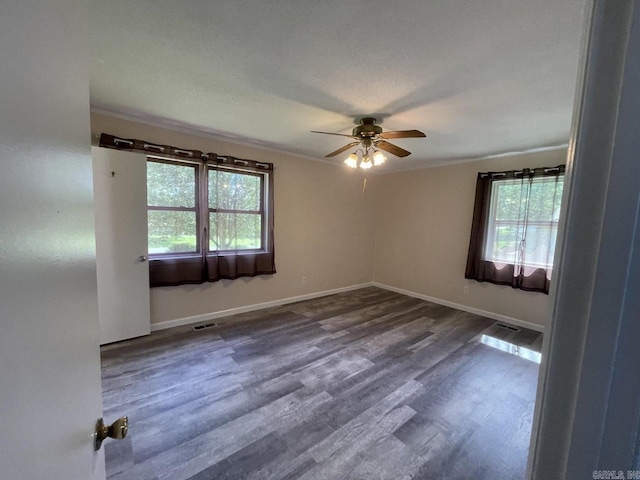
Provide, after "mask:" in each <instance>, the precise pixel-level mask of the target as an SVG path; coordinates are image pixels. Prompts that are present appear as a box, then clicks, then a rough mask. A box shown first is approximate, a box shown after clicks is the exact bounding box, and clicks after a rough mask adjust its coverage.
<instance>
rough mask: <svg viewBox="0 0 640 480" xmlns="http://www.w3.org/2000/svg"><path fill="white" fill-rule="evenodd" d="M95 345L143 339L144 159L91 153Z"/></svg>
mask: <svg viewBox="0 0 640 480" xmlns="http://www.w3.org/2000/svg"><path fill="white" fill-rule="evenodd" d="M91 156H92V158H93V188H94V198H95V216H96V258H97V262H96V267H97V277H98V319H99V321H100V344H101V345H104V344H105V343H111V342H117V341H120V340H126V339H128V338H134V337H140V336H142V335H148V334H149V331H150V324H151V321H150V313H149V264H148V262H147V159H146V156H145V155H142V154H140V153H131V152H122V151H118V150H110V149H107V148H98V147H93V148H92V150H91Z"/></svg>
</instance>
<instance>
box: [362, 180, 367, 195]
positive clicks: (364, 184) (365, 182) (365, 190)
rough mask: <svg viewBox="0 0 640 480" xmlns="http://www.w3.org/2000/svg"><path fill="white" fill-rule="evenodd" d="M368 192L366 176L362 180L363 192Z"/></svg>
mask: <svg viewBox="0 0 640 480" xmlns="http://www.w3.org/2000/svg"><path fill="white" fill-rule="evenodd" d="M366 193H367V177H364V180H363V182H362V194H363V195H364V194H366Z"/></svg>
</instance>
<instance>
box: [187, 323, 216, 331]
mask: <svg viewBox="0 0 640 480" xmlns="http://www.w3.org/2000/svg"><path fill="white" fill-rule="evenodd" d="M215 326H216V324H215V323H203V324H201V325H195V326H194V327H191V330H193V331H194V332H197V331H199V330H204V329H206V328H211V327H215Z"/></svg>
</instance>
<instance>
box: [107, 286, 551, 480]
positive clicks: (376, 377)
mask: <svg viewBox="0 0 640 480" xmlns="http://www.w3.org/2000/svg"><path fill="white" fill-rule="evenodd" d="M216 323H217V325H216V326H215V327H212V328H209V329H204V330H200V331H193V330H192V329H191V326H185V327H178V328H174V329H170V330H164V331H161V332H156V333H153V334H151V335H150V336H148V337H144V338H140V339H135V340H129V341H126V342H120V343H117V344H112V345H108V346H105V347H103V348H102V376H103V396H104V409H105V420H106V421H107V422H112V421H113V420H115V419H116V418H117V417H119V416H121V415H128V416H129V420H130V430H129V435H128V436H127V438H126V439H124V440H120V441H114V440H108V441H107V442H105V447H104V448H105V449H106V459H107V474H108V476H109V479H111V480H116V479H118V480H120V479H131V480H152V479H154V480H155V479H172V480H184V479H191V480H201V479H298V478H299V479H305V480H306V479H328V480H334V479H336V480H343V479H353V480H356V479H362V480H374V479H385V480H387V479H388V480H391V479H392V480H396V479H445V478H446V479H466V478H468V479H474V480H481V479H491V480H499V479H516V478H523V476H524V472H525V467H526V460H527V449H528V444H529V435H530V431H531V420H532V416H533V405H534V399H535V390H536V382H537V375H538V365H537V364H535V363H533V362H530V361H528V360H525V359H522V358H520V357H518V356H515V355H512V354H508V353H504V352H502V351H500V350H497V349H495V348H492V347H489V346H487V345H484V344H481V343H480V342H479V339H480V336H481V335H482V334H486V335H491V336H493V337H496V338H500V339H504V340H506V341H509V342H512V343H515V344H518V345H521V346H527V347H528V348H530V349H533V350H536V351H539V350H540V344H541V335H540V334H539V333H537V332H533V331H530V330H525V329H521V330H520V331H519V332H512V331H510V330H507V329H504V328H501V327H499V326H497V325H496V322H495V321H493V320H489V319H487V318H484V317H479V316H477V315H473V314H470V313H466V312H461V311H458V310H454V309H451V308H448V307H444V306H441V305H436V304H434V303H429V302H425V301H422V300H418V299H415V298H411V297H406V296H403V295H399V294H397V293H393V292H389V291H386V290H381V289H378V288H373V287H372V288H364V289H361V290H356V291H352V292H347V293H342V294H338V295H332V296H327V297H323V298H319V299H314V300H309V301H304V302H299V303H295V304H289V305H284V306H281V307H276V308H271V309H267V310H262V311H258V312H251V313H246V314H242V315H236V316H234V317H227V318H224V319H220V320H218V321H217V322H216Z"/></svg>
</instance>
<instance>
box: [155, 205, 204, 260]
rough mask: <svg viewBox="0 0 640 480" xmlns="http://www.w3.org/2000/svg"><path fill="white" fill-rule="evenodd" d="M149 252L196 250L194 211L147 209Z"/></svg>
mask: <svg viewBox="0 0 640 480" xmlns="http://www.w3.org/2000/svg"><path fill="white" fill-rule="evenodd" d="M147 213H148V221H149V253H150V254H154V253H155V254H157V253H182V252H184V253H186V252H195V251H196V212H180V211H163V210H149V211H148V212H147Z"/></svg>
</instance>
